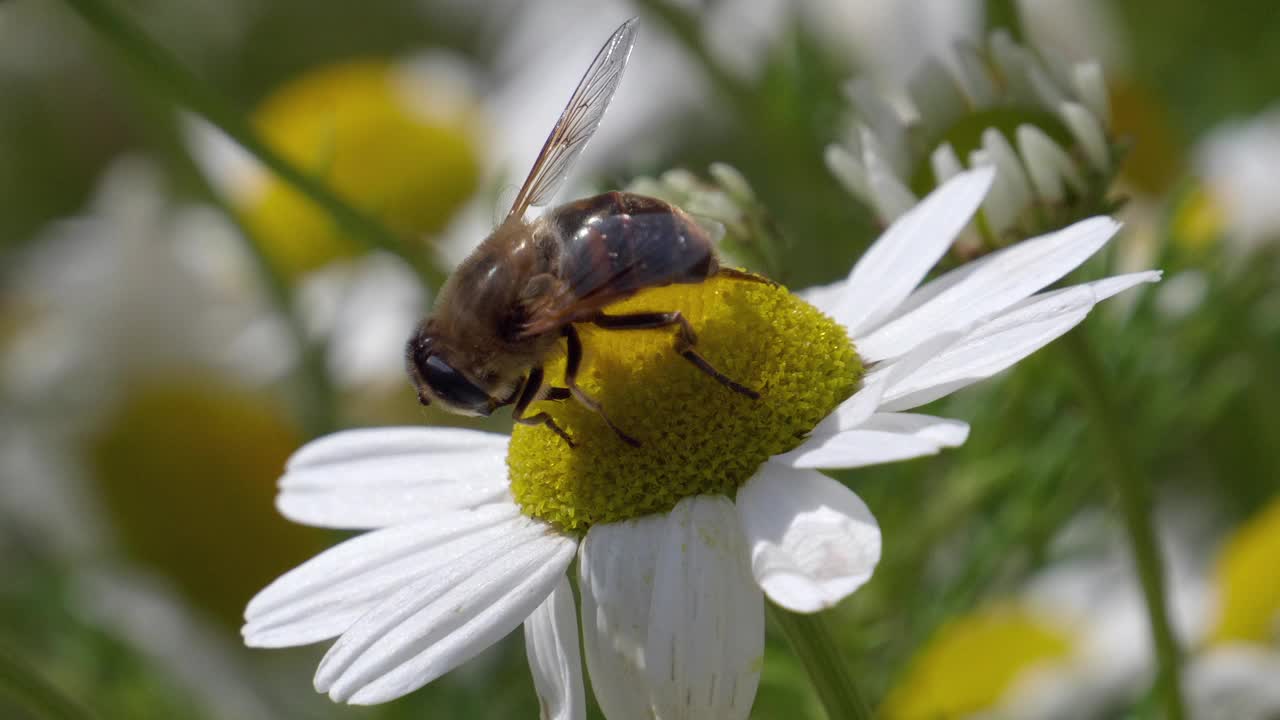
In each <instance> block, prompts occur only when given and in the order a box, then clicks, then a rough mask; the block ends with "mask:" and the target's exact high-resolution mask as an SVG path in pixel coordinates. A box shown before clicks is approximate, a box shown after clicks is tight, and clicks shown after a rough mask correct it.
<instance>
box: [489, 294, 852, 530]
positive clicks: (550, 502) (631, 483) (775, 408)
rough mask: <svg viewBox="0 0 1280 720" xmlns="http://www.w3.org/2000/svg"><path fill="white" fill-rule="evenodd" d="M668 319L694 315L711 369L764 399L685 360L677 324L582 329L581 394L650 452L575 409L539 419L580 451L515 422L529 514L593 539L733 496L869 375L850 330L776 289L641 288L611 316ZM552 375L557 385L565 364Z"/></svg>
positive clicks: (514, 467) (514, 454)
mask: <svg viewBox="0 0 1280 720" xmlns="http://www.w3.org/2000/svg"><path fill="white" fill-rule="evenodd" d="M670 310H679V311H680V312H681V313H683V314H684V316H685V317H686V318H688V319H689V321H690V322H691V323H692V325H693V327H694V329H695V330H696V331H697V334H698V344H697V349H698V351H699V352H700V353H702V354H703V355H704V356H705V357H706V358H707V360H709V361H710V362H711V364H712V365H714V366H715V367H716V368H717V369H719V370H720V371H721V372H723V373H724V374H726V375H728V376H729V377H730V378H733V379H734V380H736V381H737V382H739V383H742V384H743V385H745V386H747V387H749V388H752V389H755V390H757V391H759V393H760V398H759V399H756V400H753V399H751V398H749V397H746V396H744V395H741V394H738V393H735V392H733V391H732V390H730V389H728V388H726V387H725V386H723V385H721V384H720V383H718V382H716V380H715V379H713V378H712V377H711V376H709V375H706V374H704V373H702V372H700V371H699V370H698V369H697V368H695V367H694V366H693V365H692V364H690V363H689V362H688V361H687V360H685V359H684V358H682V357H680V356H679V355H678V354H677V353H676V352H675V350H674V341H675V330H674V329H673V328H663V329H658V330H627V331H618V330H601V329H599V328H595V327H594V326H589V325H581V326H578V327H579V332H580V333H581V335H582V341H583V346H584V348H585V359H584V361H583V367H582V369H581V371H580V372H579V378H578V379H579V385H580V386H581V387H582V389H584V390H585V391H586V392H587V393H589V394H590V395H591V396H592V397H594V398H596V399H597V400H599V401H600V403H601V404H602V405H603V406H604V408H605V411H606V412H607V413H608V414H609V417H610V418H611V419H612V420H613V421H614V422H615V423H616V424H617V425H618V426H619V427H620V428H622V429H623V430H624V431H625V432H627V433H629V434H631V435H632V436H634V437H635V438H636V439H638V440H639V441H640V443H641V446H640V447H638V448H634V447H631V446H630V445H627V444H626V443H624V442H622V441H621V440H620V439H619V438H618V437H617V436H616V435H615V433H614V432H613V431H612V430H611V429H610V428H609V426H608V425H606V424H605V422H604V420H603V419H602V418H601V417H600V416H599V415H597V414H595V413H593V412H591V411H590V410H588V409H587V408H585V407H583V406H582V405H581V404H580V403H577V402H575V401H573V400H567V401H560V402H551V401H547V402H542V403H538V404H537V405H536V406H535V407H533V408H531V409H530V413H536V412H540V411H545V412H547V413H549V414H550V415H551V416H552V417H554V418H555V420H556V422H557V423H558V424H560V425H561V426H562V427H564V428H565V430H567V431H568V433H569V434H570V435H571V436H572V437H573V438H574V441H575V443H576V445H577V447H574V448H570V447H569V446H568V445H567V444H566V443H565V442H564V441H563V440H561V439H560V438H559V437H557V436H556V435H555V434H554V433H553V432H552V431H551V430H550V429H548V428H546V427H544V426H525V425H517V426H516V428H515V431H514V433H513V435H512V438H511V449H510V452H509V454H508V456H507V464H508V465H509V467H510V471H511V489H512V492H513V494H514V496H515V499H516V502H517V503H519V504H520V506H521V507H522V508H523V509H524V512H525V513H526V514H527V515H530V516H533V517H537V518H540V519H542V520H546V521H547V522H550V523H552V524H554V525H556V526H557V527H560V528H561V529H563V530H568V531H584V530H586V529H587V528H588V527H590V526H591V525H593V524H595V523H601V522H615V521H618V520H624V519H627V518H632V517H639V516H642V515H647V514H651V513H657V512H665V511H667V510H670V509H671V508H672V507H674V506H675V504H676V503H677V502H678V501H679V500H680V499H681V498H684V497H688V496H691V495H699V494H724V495H730V496H732V495H733V493H734V491H735V490H736V489H737V488H738V486H740V485H741V484H742V483H744V482H746V480H747V479H748V478H750V477H751V475H752V474H753V473H754V472H755V470H756V468H758V467H759V466H760V464H761V463H763V462H764V461H765V460H767V459H768V458H769V457H770V456H772V455H776V454H778V453H781V452H785V451H786V450H789V449H791V448H792V447H795V446H796V445H797V444H798V443H799V442H800V440H801V438H802V437H803V435H804V434H805V433H807V432H809V431H810V430H812V429H813V427H814V426H815V425H816V424H817V423H818V421H820V420H822V419H823V418H824V417H826V416H827V415H828V414H829V413H830V412H831V411H832V410H833V409H834V408H835V407H836V406H837V405H838V404H839V403H840V402H841V401H842V400H844V399H845V398H847V397H848V396H849V395H851V394H852V393H853V391H854V389H855V388H856V387H857V384H858V381H859V379H860V377H861V375H862V363H861V360H860V359H859V358H858V355H857V353H856V352H855V351H854V347H853V344H852V342H850V340H849V337H848V334H847V333H846V332H845V329H844V328H843V327H842V326H840V325H839V324H838V323H836V322H835V321H833V320H831V319H830V318H828V317H826V316H825V315H823V314H822V313H820V312H819V311H818V310H817V309H815V308H814V307H812V306H811V305H809V304H808V303H806V302H804V301H803V300H801V299H800V298H798V297H796V296H794V295H792V294H791V293H789V292H787V290H786V289H784V288H782V287H778V286H771V285H768V284H764V283H755V282H749V281H743V280H740V279H729V278H713V279H711V280H709V281H707V282H704V283H701V284H698V285H675V286H670V287H665V288H657V289H654V290H649V291H646V292H644V293H641V294H640V295H638V296H636V297H634V298H631V299H629V300H626V301H624V302H621V303H618V304H616V305H613V306H611V307H610V308H609V313H610V314H612V315H619V314H625V313H632V312H652V311H670ZM547 370H548V373H547V377H548V378H550V379H551V380H552V381H553V382H554V383H555V384H557V385H559V384H560V380H561V378H563V372H564V361H563V358H561V359H559V360H558V361H556V362H553V363H550V364H549V366H548V368H547Z"/></svg>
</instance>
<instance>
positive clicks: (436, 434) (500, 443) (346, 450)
mask: <svg viewBox="0 0 1280 720" xmlns="http://www.w3.org/2000/svg"><path fill="white" fill-rule="evenodd" d="M510 441H511V438H510V437H509V436H507V435H499V434H497V433H487V432H479V431H477V430H467V429H464V428H447V427H391V428H362V429H359V430H343V431H342V432H336V433H333V434H332V435H326V436H325V437H322V438H320V439H318V440H314V441H312V442H309V443H307V444H306V445H304V446H303V447H302V448H301V449H300V450H298V451H297V452H296V453H294V454H293V457H291V458H289V464H288V469H289V470H301V469H304V468H314V467H323V466H326V465H329V464H333V463H343V462H350V461H353V460H360V459H367V458H378V457H390V456H400V455H417V454H420V453H423V452H439V451H451V450H481V449H485V450H492V451H494V452H498V453H501V454H503V455H505V454H506V452H507V443H508V442H510Z"/></svg>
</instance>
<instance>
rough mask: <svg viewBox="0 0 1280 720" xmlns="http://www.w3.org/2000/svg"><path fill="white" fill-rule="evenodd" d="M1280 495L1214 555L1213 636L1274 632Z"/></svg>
mask: <svg viewBox="0 0 1280 720" xmlns="http://www.w3.org/2000/svg"><path fill="white" fill-rule="evenodd" d="M1278 557H1280V500H1274V501H1272V502H1271V504H1270V505H1269V506H1267V508H1266V509H1264V510H1263V511H1262V512H1260V513H1258V515H1257V516H1256V517H1255V518H1253V519H1252V520H1250V521H1249V522H1248V523H1246V524H1245V525H1244V526H1243V527H1241V528H1240V529H1239V530H1237V531H1236V532H1235V534H1234V535H1232V536H1231V539H1230V540H1228V541H1227V543H1226V544H1225V545H1224V546H1223V548H1222V552H1221V554H1220V555H1219V556H1218V561H1217V565H1216V568H1215V571H1214V581H1215V584H1216V586H1217V588H1218V592H1219V593H1220V595H1219V599H1220V603H1221V605H1220V607H1221V610H1220V615H1219V616H1218V621H1217V626H1216V627H1215V628H1214V632H1213V640H1214V641H1215V642H1222V643H1227V642H1254V643H1268V642H1274V641H1275V640H1276V639H1278V638H1280V569H1277V563H1276V558H1278Z"/></svg>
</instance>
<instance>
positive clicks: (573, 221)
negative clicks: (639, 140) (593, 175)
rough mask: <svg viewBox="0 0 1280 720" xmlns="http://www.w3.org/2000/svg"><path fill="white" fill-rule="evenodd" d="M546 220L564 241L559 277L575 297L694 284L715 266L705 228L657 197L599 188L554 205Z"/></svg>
mask: <svg viewBox="0 0 1280 720" xmlns="http://www.w3.org/2000/svg"><path fill="white" fill-rule="evenodd" d="M551 222H552V224H553V227H555V229H556V232H558V233H559V234H560V237H561V238H563V240H564V253H563V254H562V255H561V258H560V270H561V278H562V279H563V280H564V281H565V282H566V283H567V284H568V285H569V287H570V288H571V290H572V291H573V292H574V294H576V295H577V296H578V297H583V296H586V295H589V294H592V293H593V292H596V291H601V290H605V291H607V292H609V293H610V294H628V293H632V292H635V291H637V290H641V289H644V288H649V287H660V286H662V285H671V284H673V283H697V282H701V281H702V280H705V279H706V278H707V277H708V276H709V275H711V274H713V273H714V272H715V271H716V269H717V263H716V257H715V251H714V249H713V247H712V244H711V238H710V236H708V234H707V233H706V231H704V230H703V229H702V228H700V227H698V225H697V224H696V223H694V222H693V220H692V219H690V218H689V216H688V215H686V214H685V213H684V212H682V211H681V210H679V209H677V208H675V207H672V206H671V205H668V204H667V203H665V202H663V201H661V200H658V199H656V198H651V197H646V196H644V195H635V194H632V193H622V192H610V193H604V194H601V195H596V196H594V197H589V198H584V199H582V200H578V201H576V202H572V203H567V204H565V205H562V206H560V207H558V208H556V209H555V210H554V211H553V212H552V216H551Z"/></svg>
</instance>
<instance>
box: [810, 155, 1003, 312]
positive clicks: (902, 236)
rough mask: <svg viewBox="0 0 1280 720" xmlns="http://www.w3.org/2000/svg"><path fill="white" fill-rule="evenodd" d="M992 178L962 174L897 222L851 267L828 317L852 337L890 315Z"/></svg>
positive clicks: (985, 172) (985, 171) (969, 213)
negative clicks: (845, 329) (830, 315)
mask: <svg viewBox="0 0 1280 720" xmlns="http://www.w3.org/2000/svg"><path fill="white" fill-rule="evenodd" d="M994 176H995V174H994V171H992V170H990V169H988V168H983V169H979V170H974V171H971V172H966V173H962V174H960V175H958V176H956V177H955V178H953V179H951V180H949V181H948V182H947V183H946V184H944V185H943V186H942V187H940V188H938V189H937V190H935V191H934V192H932V193H930V194H929V196H928V197H926V198H925V199H924V200H923V201H921V202H920V204H919V205H917V206H916V207H915V208H913V209H912V210H911V211H909V212H907V213H906V214H905V215H903V216H902V217H900V218H898V220H896V221H895V222H894V223H893V224H892V225H890V226H889V228H888V229H887V230H885V232H884V234H883V235H881V236H880V239H879V240H876V242H875V243H874V244H873V245H872V246H871V248H870V249H868V250H867V252H866V254H865V255H863V256H862V258H861V259H860V260H858V264H857V265H855V266H854V267H853V271H852V272H851V273H850V274H849V281H848V282H849V284H848V288H847V289H846V291H845V296H844V298H843V299H842V300H841V301H840V303H839V305H837V306H836V307H835V308H833V309H832V317H834V318H835V320H836V321H837V322H839V323H841V324H842V325H844V326H845V327H846V328H848V329H849V332H850V334H851V335H853V336H854V337H857V336H858V334H859V333H861V332H862V331H863V329H864V328H867V327H870V326H872V325H874V324H875V323H878V322H880V321H881V320H882V319H884V318H885V317H888V316H889V314H890V313H892V312H893V310H894V308H896V307H897V306H898V304H899V303H900V302H902V300H903V299H904V298H906V297H907V296H908V295H909V294H910V293H911V291H912V290H913V289H914V288H915V286H916V285H917V284H919V282H920V280H921V279H922V278H923V277H924V276H925V274H926V273H928V272H929V269H930V268H932V267H933V265H934V264H935V263H936V262H937V261H938V258H940V257H942V255H943V253H945V252H946V251H947V248H949V247H950V246H951V241H952V240H954V239H955V236H956V235H957V234H958V233H959V232H960V230H961V229H962V228H964V226H965V224H966V223H967V222H968V221H969V218H970V217H972V216H973V213H974V212H975V211H976V210H977V209H978V205H979V204H980V203H981V202H982V198H983V196H984V195H985V194H986V192H987V190H988V189H989V188H990V187H991V181H992V179H993V178H994Z"/></svg>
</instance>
